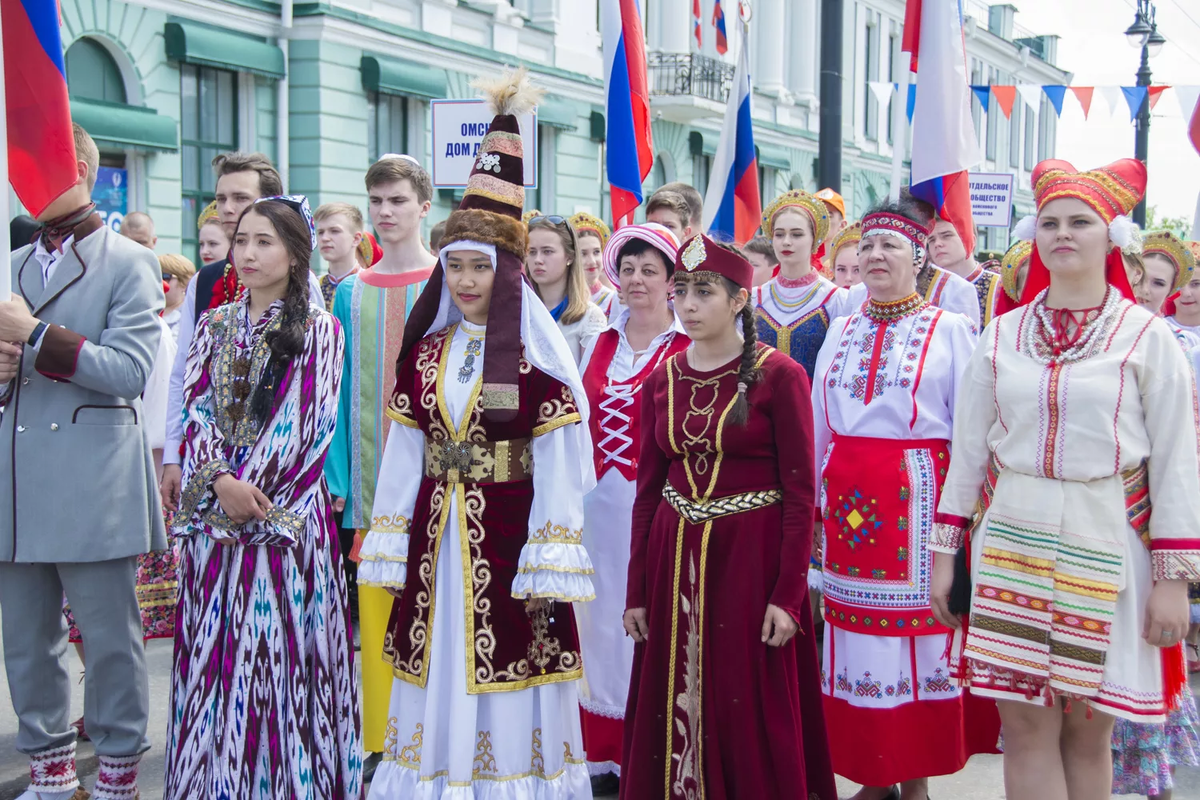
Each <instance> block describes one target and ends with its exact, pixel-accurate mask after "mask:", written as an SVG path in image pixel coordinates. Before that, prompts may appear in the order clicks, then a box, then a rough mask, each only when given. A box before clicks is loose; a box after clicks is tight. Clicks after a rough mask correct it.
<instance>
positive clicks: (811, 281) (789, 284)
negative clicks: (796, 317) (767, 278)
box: [767, 271, 821, 311]
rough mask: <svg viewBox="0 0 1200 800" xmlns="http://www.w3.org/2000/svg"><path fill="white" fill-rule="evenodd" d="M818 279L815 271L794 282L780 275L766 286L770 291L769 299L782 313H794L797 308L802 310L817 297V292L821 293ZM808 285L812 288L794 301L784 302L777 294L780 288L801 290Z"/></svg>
mask: <svg viewBox="0 0 1200 800" xmlns="http://www.w3.org/2000/svg"><path fill="white" fill-rule="evenodd" d="M819 277H820V276H819V275H817V273H816V272H815V271H814V272H810V273H808V274H807V275H805V276H804V277H803V278H800V279H798V280H794V281H789V280H787V279H786V278H784V277H783V276H782V275H780V276H779V277H778V278H776V279H775V280H773V281H771V282H770V283H769V284H768V285H767V286H768V288H769V289H770V291H771V299H772V300H774V301H775V305H776V306H778V307H779V308H781V309H783V310H784V311H795V310H796V309H797V308H803V307H804V306H805V305H807V304H808V303H809V301H811V300H812V299H813V298H814V297H816V296H817V292H819V291H821V282H820V281H819V280H818V278H819ZM808 285H811V286H812V288H811V289H809V290H808V291H807V292H805V293H804V294H802V295H800V297H799V298H797V299H796V300H785V299H784V297H783V296H782V295H781V294H780V292H779V289H780V288H781V287H782V288H784V289H791V288H801V287H804V286H808Z"/></svg>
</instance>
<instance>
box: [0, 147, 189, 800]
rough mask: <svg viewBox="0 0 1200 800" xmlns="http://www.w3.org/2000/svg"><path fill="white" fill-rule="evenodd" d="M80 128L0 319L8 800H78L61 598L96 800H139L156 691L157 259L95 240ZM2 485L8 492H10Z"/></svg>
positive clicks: (89, 151)
mask: <svg viewBox="0 0 1200 800" xmlns="http://www.w3.org/2000/svg"><path fill="white" fill-rule="evenodd" d="M74 128H75V151H76V158H77V161H78V163H77V174H78V179H77V181H76V183H75V184H74V185H73V186H72V187H71V188H70V189H69V190H68V191H67V192H66V193H65V194H63V195H62V196H61V197H59V198H58V199H57V200H55V201H54V202H53V203H52V204H51V205H50V206H49V207H48V208H47V209H46V210H45V212H43V213H42V215H41V216H40V217H39V221H41V222H42V223H43V225H44V227H43V232H42V235H41V237H40V238H39V239H38V240H37V241H36V242H35V243H34V244H32V245H29V246H26V247H23V248H21V249H19V250H17V251H16V252H14V253H13V255H12V299H11V300H9V301H7V302H0V383H2V384H3V389H2V392H0V405H2V406H3V417H2V418H0V454H2V455H0V464H2V465H3V466H2V467H0V611H2V612H3V636H4V662H5V668H6V669H7V671H8V685H9V692H10V694H11V696H12V704H13V707H14V708H15V709H16V712H17V717H18V719H19V723H20V724H19V728H18V731H17V749H18V750H20V751H21V752H23V753H26V754H28V755H29V759H30V774H31V780H30V787H29V789H28V791H26V792H25V794H23V795H21V797H20V798H18V800H68V799H69V798H75V800H82V799H83V798H87V797H88V793H87V792H85V791H84V790H83V789H82V788H80V786H79V780H78V778H77V776H76V773H75V730H74V729H73V728H72V727H71V725H70V720H69V710H70V684H69V673H68V671H67V661H66V652H67V628H66V624H65V621H64V619H63V615H62V603H63V594H64V592H65V593H66V596H67V600H68V601H69V602H70V604H71V608H72V610H73V612H74V615H75V621H76V624H77V626H78V628H79V632H80V634H81V635H82V636H83V644H84V647H85V650H86V652H87V673H86V678H85V681H84V696H85V705H84V719H85V721H86V727H87V731H88V733H89V734H90V736H91V739H92V741H93V743H94V744H95V747H96V754H97V756H98V757H99V761H100V766H99V775H98V777H97V782H96V787H95V793H94V798H95V800H132V799H133V798H136V797H137V768H138V762H139V760H140V759H141V754H142V753H144V752H145V751H146V750H147V749H149V747H150V743H149V740H148V739H147V738H146V723H147V714H148V711H149V683H148V679H147V675H146V660H145V650H144V648H143V645H142V624H141V615H140V613H139V611H138V601H137V595H136V591H135V583H136V573H137V556H138V555H140V554H142V553H146V552H148V551H150V550H162V549H164V548H165V547H166V544H167V543H166V536H165V532H164V526H163V514H162V507H161V502H160V500H159V496H158V492H157V488H156V481H155V475H154V465H153V462H152V461H151V456H150V448H149V442H148V439H147V433H146V431H145V430H144V428H143V424H144V420H143V412H142V401H141V394H142V390H143V388H144V387H145V385H146V381H147V378H148V377H149V375H150V372H151V369H152V367H153V363H154V357H155V354H156V352H157V349H158V341H159V337H160V336H161V327H160V326H159V323H158V320H157V319H156V317H157V316H158V314H159V312H160V311H161V310H162V308H163V291H162V281H161V279H160V272H159V266H158V261H157V259H156V258H155V257H154V254H153V253H151V252H150V251H149V250H147V249H145V248H144V247H142V246H140V245H138V244H136V243H135V242H133V241H130V240H129V239H125V238H123V237H121V236H120V235H119V234H116V233H114V232H113V231H112V230H110V229H109V228H107V227H105V226H104V224H103V222H102V221H101V220H100V217H99V215H98V214H96V213H95V210H94V206H93V204H92V203H91V199H90V198H91V190H92V186H93V185H94V184H95V181H96V169H97V167H98V165H99V158H100V157H99V153H98V151H97V150H96V144H95V143H94V142H93V141H92V138H91V137H90V136H88V134H87V133H86V132H85V131H84V130H83V129H82V128H80V127H79V126H78V125H75V126H74ZM2 473H7V474H2Z"/></svg>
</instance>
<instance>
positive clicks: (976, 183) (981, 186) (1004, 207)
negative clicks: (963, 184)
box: [967, 172, 1016, 228]
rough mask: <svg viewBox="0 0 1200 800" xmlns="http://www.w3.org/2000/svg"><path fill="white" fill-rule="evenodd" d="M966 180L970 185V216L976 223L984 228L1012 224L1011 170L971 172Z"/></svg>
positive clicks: (1012, 180)
mask: <svg viewBox="0 0 1200 800" xmlns="http://www.w3.org/2000/svg"><path fill="white" fill-rule="evenodd" d="M967 182H968V183H969V184H970V186H971V216H972V217H974V218H975V224H976V225H980V226H982V227H985V228H1007V227H1009V226H1011V225H1012V207H1013V187H1014V185H1015V183H1016V177H1015V176H1014V175H1013V174H1012V173H1011V172H972V173H970V174H969V175H968V176H967Z"/></svg>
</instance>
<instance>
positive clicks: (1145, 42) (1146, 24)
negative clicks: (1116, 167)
mask: <svg viewBox="0 0 1200 800" xmlns="http://www.w3.org/2000/svg"><path fill="white" fill-rule="evenodd" d="M1154 15H1155V8H1154V4H1153V3H1152V2H1150V0H1137V13H1136V15H1135V16H1134V18H1133V24H1132V25H1130V26H1129V28H1128V30H1126V31H1125V37H1126V38H1127V39H1128V40H1129V45H1130V46H1131V47H1138V48H1141V50H1142V63H1141V66H1140V67H1138V71H1137V85H1138V86H1146V87H1149V86H1150V59H1151V57H1153V56H1156V55H1158V54H1159V52H1160V51H1161V50H1162V48H1163V45H1164V44H1165V43H1166V41H1167V40H1166V39H1165V38H1163V35H1162V34H1161V33H1159V32H1158V25H1157V24H1156V23H1155V21H1154ZM1133 150H1134V156H1135V157H1136V158H1137V159H1138V161H1141V162H1142V163H1143V164H1146V163H1147V159H1148V158H1149V156H1150V95H1149V94H1148V93H1147V95H1146V96H1145V97H1144V98H1143V99H1142V107H1141V108H1139V109H1138V112H1137V133H1136V135H1135V138H1134V144H1133ZM1133 221H1134V222H1136V223H1137V224H1138V225H1139V226H1140V227H1143V228H1144V227H1146V199H1145V197H1143V198H1142V202H1140V203H1138V205H1137V208H1135V209H1134V210H1133Z"/></svg>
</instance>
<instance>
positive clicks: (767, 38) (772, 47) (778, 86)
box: [726, 0, 787, 97]
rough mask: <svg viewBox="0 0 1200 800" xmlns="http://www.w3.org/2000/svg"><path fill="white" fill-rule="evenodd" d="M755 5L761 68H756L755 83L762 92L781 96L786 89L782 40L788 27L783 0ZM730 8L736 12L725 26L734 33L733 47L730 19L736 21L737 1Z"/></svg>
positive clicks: (760, 0) (758, 59)
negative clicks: (785, 25)
mask: <svg viewBox="0 0 1200 800" xmlns="http://www.w3.org/2000/svg"><path fill="white" fill-rule="evenodd" d="M756 5H757V7H756V8H755V9H754V10H755V14H754V17H755V18H754V19H752V20H751V21H750V24H751V25H754V26H755V27H757V28H758V58H757V62H758V69H757V70H755V72H756V74H755V76H754V83H755V85H756V86H757V87H758V90H759V91H760V92H763V93H764V94H768V95H773V96H775V97H778V96H779V95H781V94H783V92H784V83H783V42H784V37H785V34H786V33H787V31H786V30H785V29H784V24H783V21H784V14H783V0H759V2H758V3H757V4H756ZM730 8H731V9H732V10H733V11H734V12H735V14H734V16H733V18H732V19H727V20H726V26H727V27H728V28H729V32H730V34H731V39H730V49H731V50H732V49H733V47H732V45H733V39H732V33H733V28H732V26H730V24H729V23H730V22H732V23H733V24H734V25H736V24H737V22H736V20H737V17H736V10H737V4H736V3H731V4H730Z"/></svg>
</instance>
